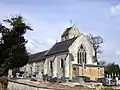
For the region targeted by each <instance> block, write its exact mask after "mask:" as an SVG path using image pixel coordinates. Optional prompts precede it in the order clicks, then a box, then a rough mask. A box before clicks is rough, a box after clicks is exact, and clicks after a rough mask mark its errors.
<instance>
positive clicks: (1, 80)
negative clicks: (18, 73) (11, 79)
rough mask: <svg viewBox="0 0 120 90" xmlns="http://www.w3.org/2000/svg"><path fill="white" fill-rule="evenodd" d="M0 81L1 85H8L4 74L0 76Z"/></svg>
mask: <svg viewBox="0 0 120 90" xmlns="http://www.w3.org/2000/svg"><path fill="white" fill-rule="evenodd" d="M0 83H1V85H3V86H4V87H5V88H7V86H8V78H7V77H5V76H2V77H0Z"/></svg>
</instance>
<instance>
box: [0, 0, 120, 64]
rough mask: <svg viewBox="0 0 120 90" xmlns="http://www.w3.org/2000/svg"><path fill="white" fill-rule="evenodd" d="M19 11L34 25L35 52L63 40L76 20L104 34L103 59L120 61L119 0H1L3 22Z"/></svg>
mask: <svg viewBox="0 0 120 90" xmlns="http://www.w3.org/2000/svg"><path fill="white" fill-rule="evenodd" d="M16 14H17V15H22V16H23V17H24V19H25V21H26V22H28V23H29V24H30V25H31V27H32V28H33V29H34V31H32V32H28V33H27V35H26V39H28V40H29V41H28V43H27V45H26V46H27V50H28V51H29V52H31V53H35V52H39V51H42V50H45V49H49V48H50V47H51V46H52V45H53V44H54V43H55V42H56V41H59V40H60V35H61V33H62V32H63V31H64V30H65V28H67V27H69V25H70V20H72V21H73V24H76V26H77V27H78V28H79V30H80V32H82V33H84V34H89V33H91V34H94V35H100V36H102V37H103V39H104V41H105V42H104V44H103V45H102V50H103V53H102V54H101V55H100V60H107V61H108V62H111V61H114V62H116V63H118V64H120V4H119V0H0V22H1V21H2V20H3V19H5V18H7V17H9V16H10V15H16Z"/></svg>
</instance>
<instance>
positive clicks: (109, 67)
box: [105, 63, 120, 74]
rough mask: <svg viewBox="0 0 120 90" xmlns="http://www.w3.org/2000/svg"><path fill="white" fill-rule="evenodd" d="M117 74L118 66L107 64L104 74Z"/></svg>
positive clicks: (119, 68)
mask: <svg viewBox="0 0 120 90" xmlns="http://www.w3.org/2000/svg"><path fill="white" fill-rule="evenodd" d="M112 73H113V74H119V73H120V67H119V65H118V64H115V63H108V64H107V65H106V67H105V74H112Z"/></svg>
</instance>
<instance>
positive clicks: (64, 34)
mask: <svg viewBox="0 0 120 90" xmlns="http://www.w3.org/2000/svg"><path fill="white" fill-rule="evenodd" d="M71 28H72V27H69V28H67V29H66V30H65V31H64V32H63V34H62V36H66V35H68V34H69V31H70V30H71Z"/></svg>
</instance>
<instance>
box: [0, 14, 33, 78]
mask: <svg viewBox="0 0 120 90" xmlns="http://www.w3.org/2000/svg"><path fill="white" fill-rule="evenodd" d="M3 22H5V23H6V24H7V25H9V26H7V27H6V26H5V25H3V24H0V33H1V39H0V75H1V76H3V75H7V73H8V70H9V69H13V68H18V67H22V66H24V65H25V64H26V63H27V62H28V60H29V55H28V53H27V50H26V47H25V44H26V43H27V40H25V38H24V35H25V34H26V31H28V30H32V29H31V27H30V26H29V25H27V24H26V23H25V22H24V20H23V18H22V17H21V16H15V17H11V18H10V19H5V20H3Z"/></svg>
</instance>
